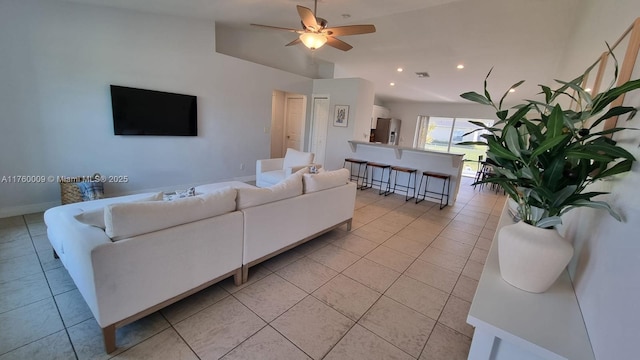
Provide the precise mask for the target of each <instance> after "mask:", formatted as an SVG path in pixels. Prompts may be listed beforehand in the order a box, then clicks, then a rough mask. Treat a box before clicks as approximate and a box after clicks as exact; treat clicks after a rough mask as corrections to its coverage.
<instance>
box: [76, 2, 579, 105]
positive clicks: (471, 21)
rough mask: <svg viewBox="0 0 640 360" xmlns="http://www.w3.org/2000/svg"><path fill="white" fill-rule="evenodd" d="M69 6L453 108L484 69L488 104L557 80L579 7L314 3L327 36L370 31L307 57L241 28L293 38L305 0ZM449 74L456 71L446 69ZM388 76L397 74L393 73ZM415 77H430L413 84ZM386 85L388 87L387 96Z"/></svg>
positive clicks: (384, 95) (383, 94)
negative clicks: (201, 22) (168, 28)
mask: <svg viewBox="0 0 640 360" xmlns="http://www.w3.org/2000/svg"><path fill="white" fill-rule="evenodd" d="M69 1H73V2H77V3H85V4H97V5H104V6H112V7H118V8H125V9H135V10H140V11H145V12H152V13H158V14H172V15H179V16H187V17H195V18H200V19H210V20H213V21H215V22H216V24H217V27H219V26H223V27H225V29H226V30H225V32H224V36H225V37H226V38H225V39H224V40H226V41H224V43H225V44H226V46H229V44H235V45H236V46H237V48H238V49H241V50H239V51H241V52H243V53H244V55H243V57H244V58H246V59H249V60H252V61H256V62H260V63H264V64H267V65H270V63H274V62H277V63H278V64H280V66H276V67H280V68H283V69H285V70H290V71H292V72H298V73H300V71H298V70H296V65H295V62H296V61H297V62H300V59H307V60H306V62H307V64H306V65H307V66H309V64H315V65H316V66H317V64H318V63H323V61H328V62H331V63H334V64H335V66H334V67H335V70H334V73H335V76H336V77H360V78H364V79H368V80H370V81H372V82H373V83H374V84H375V89H376V96H377V97H378V98H379V99H380V100H381V101H395V100H409V101H427V102H460V101H464V100H462V99H461V98H460V97H459V94H461V93H463V92H466V91H478V92H481V91H482V82H483V80H484V77H485V75H486V74H487V72H488V71H489V69H491V68H492V67H493V68H494V70H493V72H492V74H491V77H490V79H489V90H490V91H491V92H492V94H493V93H495V95H494V97H499V96H501V95H502V93H503V92H504V91H506V90H507V89H508V88H509V87H510V86H511V85H512V84H513V83H516V82H517V81H519V80H526V82H525V84H524V85H522V86H521V87H519V88H518V90H517V92H516V93H514V94H513V95H510V97H512V98H513V99H514V100H516V99H522V98H531V97H533V96H534V94H535V93H537V92H538V88H537V84H540V83H548V82H549V81H551V80H552V79H553V78H557V77H558V76H559V70H560V65H561V61H562V59H563V56H564V49H565V48H566V47H567V44H568V41H569V39H570V37H571V34H572V32H573V30H574V28H575V25H576V20H577V18H578V15H577V14H578V13H579V4H580V0H395V1H392V0H320V1H318V14H317V15H318V16H320V17H322V18H325V19H327V20H328V22H329V26H341V25H351V24H374V25H375V26H376V28H377V31H376V33H374V34H366V35H356V36H345V37H342V38H341V39H342V40H344V41H346V42H348V43H349V44H351V45H353V46H354V48H353V49H352V50H350V51H347V52H343V51H340V50H337V49H334V48H331V47H328V46H324V47H322V48H320V49H318V50H316V51H315V53H314V54H311V51H310V50H308V49H307V48H305V47H304V46H303V45H296V46H293V47H286V48H285V46H284V45H285V44H286V43H288V42H289V41H291V40H294V39H295V38H296V34H294V33H289V32H280V31H274V30H265V29H260V28H255V27H251V26H249V25H248V24H250V23H259V24H265V25H272V26H280V27H290V28H299V27H300V26H301V25H300V20H299V17H298V14H297V11H296V7H295V6H296V5H302V6H306V7H309V8H311V9H312V10H313V1H312V0H270V1H265V0H262V1H261V0H69ZM342 14H349V15H350V17H349V18H346V19H345V18H343V16H342ZM230 29H231V30H230ZM234 31H236V32H237V34H234ZM236 35H237V36H236ZM229 37H230V38H229ZM248 44H251V46H247V45H248ZM249 53H251V54H249ZM283 56H286V57H288V58H289V59H291V61H290V63H289V64H288V62H287V61H281V59H282V57H283ZM270 59H271V60H270ZM277 59H279V60H277ZM458 64H464V65H465V68H464V69H463V70H458V69H456V65H458ZM288 66H290V67H291V68H290V69H287V67H288ZM398 67H402V68H403V69H404V71H403V72H402V73H398V72H397V71H396V69H397V68H398ZM423 71H426V72H428V73H429V74H430V77H429V78H418V77H417V76H416V75H415V73H416V72H423ZM578 73H579V70H577V71H576V75H578ZM390 82H395V84H396V85H395V86H394V87H391V86H390V85H389V83H390Z"/></svg>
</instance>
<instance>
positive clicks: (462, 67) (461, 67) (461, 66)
mask: <svg viewBox="0 0 640 360" xmlns="http://www.w3.org/2000/svg"><path fill="white" fill-rule="evenodd" d="M456 67H457V68H458V69H464V65H462V64H459V65H458V66H456Z"/></svg>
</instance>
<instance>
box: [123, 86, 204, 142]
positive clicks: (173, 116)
mask: <svg viewBox="0 0 640 360" xmlns="http://www.w3.org/2000/svg"><path fill="white" fill-rule="evenodd" d="M196 99H197V98H196V97H195V96H192V95H183V94H174V93H168V92H162V91H155V90H144V89H135V88H130V87H125V86H117V85H111V108H112V110H113V132H114V134H115V135H170V136H197V135H198V126H197V125H198V114H197V100H196Z"/></svg>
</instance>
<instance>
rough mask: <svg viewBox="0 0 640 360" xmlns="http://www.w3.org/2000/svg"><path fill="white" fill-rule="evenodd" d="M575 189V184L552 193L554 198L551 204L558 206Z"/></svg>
mask: <svg viewBox="0 0 640 360" xmlns="http://www.w3.org/2000/svg"><path fill="white" fill-rule="evenodd" d="M577 189H578V187H577V186H575V185H571V186H567V187H565V188H564V189H561V190H559V191H557V192H556V193H555V194H553V198H554V199H553V203H552V204H551V206H553V207H558V206H560V205H562V203H564V202H565V200H567V199H568V198H569V196H571V195H573V193H574V192H576V190H577Z"/></svg>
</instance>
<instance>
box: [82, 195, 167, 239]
mask: <svg viewBox="0 0 640 360" xmlns="http://www.w3.org/2000/svg"><path fill="white" fill-rule="evenodd" d="M158 200H162V193H161V192H160V193H157V194H153V195H149V196H145V197H142V198H139V199H136V200H133V201H137V202H141V201H158ZM74 218H75V219H76V220H78V221H80V222H81V223H84V224H87V225H90V226H95V227H99V228H101V229H102V230H104V228H105V224H104V207H102V206H101V207H99V208H95V209H92V210H85V211H83V212H81V213H80V214H77V215H75V216H74Z"/></svg>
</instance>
